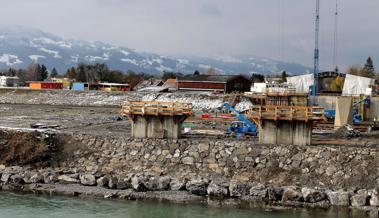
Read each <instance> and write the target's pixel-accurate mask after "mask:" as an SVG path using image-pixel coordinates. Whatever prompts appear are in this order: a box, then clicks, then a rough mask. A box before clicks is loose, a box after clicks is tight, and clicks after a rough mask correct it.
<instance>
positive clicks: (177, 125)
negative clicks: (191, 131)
mask: <svg viewBox="0 0 379 218" xmlns="http://www.w3.org/2000/svg"><path fill="white" fill-rule="evenodd" d="M163 129H164V130H165V131H164V132H165V133H164V137H165V138H168V139H178V138H180V137H181V133H182V120H181V118H179V117H175V116H173V117H168V116H166V117H164V118H163Z"/></svg>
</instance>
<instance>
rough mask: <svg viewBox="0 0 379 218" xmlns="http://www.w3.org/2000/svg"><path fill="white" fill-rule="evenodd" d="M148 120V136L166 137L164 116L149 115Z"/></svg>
mask: <svg viewBox="0 0 379 218" xmlns="http://www.w3.org/2000/svg"><path fill="white" fill-rule="evenodd" d="M147 120H148V123H147V138H158V139H161V138H164V129H163V119H162V117H156V116H149V117H148V118H147Z"/></svg>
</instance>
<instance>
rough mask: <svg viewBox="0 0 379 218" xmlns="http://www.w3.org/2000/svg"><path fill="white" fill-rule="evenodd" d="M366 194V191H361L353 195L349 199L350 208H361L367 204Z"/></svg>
mask: <svg viewBox="0 0 379 218" xmlns="http://www.w3.org/2000/svg"><path fill="white" fill-rule="evenodd" d="M367 200H368V192H367V190H364V189H361V190H359V191H358V192H357V193H356V194H355V195H353V196H352V197H351V198H350V201H351V206H353V207H361V206H365V205H366V204H367Z"/></svg>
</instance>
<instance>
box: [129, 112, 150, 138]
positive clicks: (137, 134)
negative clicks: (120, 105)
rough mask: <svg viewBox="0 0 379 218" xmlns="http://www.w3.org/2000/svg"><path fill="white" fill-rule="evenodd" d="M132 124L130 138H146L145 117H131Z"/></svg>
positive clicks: (146, 121)
mask: <svg viewBox="0 0 379 218" xmlns="http://www.w3.org/2000/svg"><path fill="white" fill-rule="evenodd" d="M132 120H133V124H132V137H133V138H146V137H147V123H148V120H147V117H144V116H135V117H133V119H132Z"/></svg>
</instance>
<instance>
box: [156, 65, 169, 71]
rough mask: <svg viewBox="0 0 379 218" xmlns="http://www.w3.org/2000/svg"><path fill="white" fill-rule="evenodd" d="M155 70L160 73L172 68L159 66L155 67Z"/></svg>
mask: <svg viewBox="0 0 379 218" xmlns="http://www.w3.org/2000/svg"><path fill="white" fill-rule="evenodd" d="M155 69H156V70H158V71H161V72H163V71H172V68H170V67H166V66H163V65H161V66H159V67H155Z"/></svg>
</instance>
